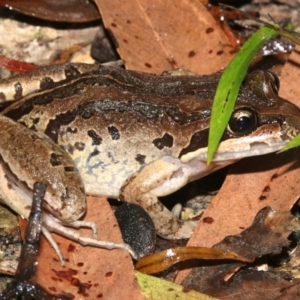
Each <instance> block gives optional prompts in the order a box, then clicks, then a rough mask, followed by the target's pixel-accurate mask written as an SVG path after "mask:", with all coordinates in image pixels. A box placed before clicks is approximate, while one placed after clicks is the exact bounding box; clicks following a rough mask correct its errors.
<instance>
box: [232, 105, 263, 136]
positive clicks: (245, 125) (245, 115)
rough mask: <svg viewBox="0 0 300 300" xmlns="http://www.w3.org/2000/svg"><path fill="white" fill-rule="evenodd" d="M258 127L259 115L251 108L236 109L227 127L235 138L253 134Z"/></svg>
mask: <svg viewBox="0 0 300 300" xmlns="http://www.w3.org/2000/svg"><path fill="white" fill-rule="evenodd" d="M256 127H257V115H256V113H255V112H254V111H253V110H251V109H249V108H240V109H236V110H235V111H234V112H233V114H232V116H231V118H230V120H229V123H228V126H227V130H228V131H229V132H230V133H231V134H233V135H235V136H243V135H247V134H249V133H251V132H252V131H253V130H255V129H256Z"/></svg>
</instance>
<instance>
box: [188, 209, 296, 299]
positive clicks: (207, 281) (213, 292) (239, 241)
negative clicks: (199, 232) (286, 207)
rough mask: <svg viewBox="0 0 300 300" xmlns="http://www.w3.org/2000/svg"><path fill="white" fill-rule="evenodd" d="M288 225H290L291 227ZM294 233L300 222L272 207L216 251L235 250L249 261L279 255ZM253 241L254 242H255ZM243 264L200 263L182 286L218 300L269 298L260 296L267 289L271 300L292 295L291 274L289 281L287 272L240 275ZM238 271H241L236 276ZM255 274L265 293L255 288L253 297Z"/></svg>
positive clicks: (250, 272) (226, 240)
mask: <svg viewBox="0 0 300 300" xmlns="http://www.w3.org/2000/svg"><path fill="white" fill-rule="evenodd" d="M277 225H278V227H277ZM286 225H289V226H288V228H286V227H287V226H286ZM293 230H299V223H298V221H297V219H296V218H295V217H294V216H292V215H291V214H290V212H276V211H273V210H272V209H270V208H265V209H263V210H261V211H260V212H259V213H258V214H257V216H256V217H255V220H254V222H253V224H252V225H251V226H250V227H249V228H248V229H246V230H245V231H243V232H242V233H241V234H238V235H234V236H228V237H226V238H225V239H224V240H223V241H222V242H221V243H219V244H217V245H215V246H214V247H213V248H214V249H219V250H223V251H225V250H226V251H233V250H234V251H236V252H237V253H238V254H240V255H241V254H243V256H245V257H247V258H257V257H262V256H263V255H266V254H270V253H271V254H278V253H280V252H281V251H282V248H283V247H287V246H288V245H289V243H290V241H289V240H288V239H287V237H288V236H289V235H290V233H291V232H292V231H293ZM254 240H255V243H253V241H254ZM261 262H262V261H261ZM242 265H243V264H241V263H239V262H230V261H229V262H228V261H227V262H226V263H225V262H223V263H222V262H220V263H218V262H214V263H213V264H211V265H210V264H207V263H204V262H201V263H200V266H199V267H196V268H194V269H193V270H192V272H191V274H190V275H189V276H187V277H186V278H185V280H184V281H183V285H184V286H185V287H187V288H189V289H194V290H196V291H200V292H204V293H206V294H208V295H210V296H213V297H217V298H218V299H219V298H220V299H222V298H224V297H226V299H243V298H244V297H243V295H247V300H250V299H267V297H263V298H261V297H259V296H260V295H261V294H262V292H265V289H268V290H269V293H268V294H270V295H268V296H269V297H268V299H278V298H277V297H274V296H275V295H276V296H278V295H282V294H283V295H285V296H286V295H287V294H288V295H289V294H290V293H289V292H288V291H284V288H285V287H286V286H289V287H290V286H292V285H293V284H295V283H296V282H293V283H292V284H291V283H290V282H287V280H288V279H290V277H291V276H290V275H289V276H288V279H287V273H284V272H278V274H274V273H272V272H270V271H268V272H261V273H265V274H264V275H263V276H261V275H258V274H257V271H254V272H253V271H252V270H251V269H248V268H245V270H243V272H242V273H241V272H240V270H239V269H240V267H241V266H242ZM237 271H239V272H238V273H237V274H236V272H237ZM254 274H255V275H257V276H258V277H259V278H260V279H261V280H262V279H263V280H264V284H263V286H264V287H265V288H264V290H263V291H262V290H261V286H260V289H259V288H257V287H256V288H255V289H253V291H252V292H251V294H246V293H248V290H249V286H250V287H252V288H253V280H255V276H254ZM233 275H234V277H233V278H232V276H233ZM274 279H277V280H279V281H278V282H277V286H276V288H273V286H272V284H273V283H274ZM270 296H271V297H270ZM272 296H273V298H272Z"/></svg>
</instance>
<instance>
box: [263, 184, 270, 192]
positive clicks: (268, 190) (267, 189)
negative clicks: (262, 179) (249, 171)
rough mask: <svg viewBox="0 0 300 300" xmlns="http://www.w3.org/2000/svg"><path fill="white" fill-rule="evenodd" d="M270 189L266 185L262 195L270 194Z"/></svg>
mask: <svg viewBox="0 0 300 300" xmlns="http://www.w3.org/2000/svg"><path fill="white" fill-rule="evenodd" d="M270 190H271V189H270V187H269V186H268V185H267V186H265V188H264V189H263V193H266V192H270Z"/></svg>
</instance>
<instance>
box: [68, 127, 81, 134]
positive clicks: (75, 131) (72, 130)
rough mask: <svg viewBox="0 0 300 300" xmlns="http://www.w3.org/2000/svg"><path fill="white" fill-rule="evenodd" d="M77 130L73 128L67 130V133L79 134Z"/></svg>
mask: <svg viewBox="0 0 300 300" xmlns="http://www.w3.org/2000/svg"><path fill="white" fill-rule="evenodd" d="M77 131H78V130H77V128H71V127H68V128H67V132H69V133H77Z"/></svg>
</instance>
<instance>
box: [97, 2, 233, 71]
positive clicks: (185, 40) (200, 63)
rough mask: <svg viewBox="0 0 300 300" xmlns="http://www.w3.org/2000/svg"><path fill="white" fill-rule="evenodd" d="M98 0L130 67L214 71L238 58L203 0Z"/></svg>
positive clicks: (103, 16) (122, 56)
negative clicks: (201, 0)
mask: <svg viewBox="0 0 300 300" xmlns="http://www.w3.org/2000/svg"><path fill="white" fill-rule="evenodd" d="M95 2H96V3H97V5H98V6H99V9H100V11H101V15H102V18H103V22H104V24H105V27H106V28H107V29H108V30H109V31H110V32H112V34H113V35H114V37H115V39H116V41H117V44H118V49H117V50H118V52H119V54H120V56H121V58H122V59H123V60H124V61H125V64H126V67H127V68H128V69H132V70H137V71H144V72H152V73H161V72H163V71H164V70H167V69H172V68H185V69H189V70H191V71H193V72H195V73H198V74H210V73H213V72H216V71H219V70H220V69H222V68H224V67H226V66H227V64H228V62H229V61H230V59H231V58H232V47H231V45H230V43H229V42H228V39H227V37H226V35H225V34H224V32H223V31H222V30H221V29H220V27H219V26H218V24H217V22H216V21H215V20H214V18H213V17H212V15H211V14H210V13H209V12H208V11H207V9H206V8H205V7H204V6H203V4H202V3H200V1H198V0H157V1H149V0H130V1H122V0H118V1H104V0H96V1H95Z"/></svg>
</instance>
